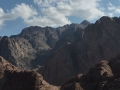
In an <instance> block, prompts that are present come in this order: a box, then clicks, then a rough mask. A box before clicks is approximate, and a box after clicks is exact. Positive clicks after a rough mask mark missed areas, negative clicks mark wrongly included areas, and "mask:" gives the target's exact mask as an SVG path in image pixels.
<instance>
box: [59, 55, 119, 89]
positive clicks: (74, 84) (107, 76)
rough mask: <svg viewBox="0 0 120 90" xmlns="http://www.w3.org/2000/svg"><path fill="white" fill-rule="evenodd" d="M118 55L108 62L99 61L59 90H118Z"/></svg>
mask: <svg viewBox="0 0 120 90" xmlns="http://www.w3.org/2000/svg"><path fill="white" fill-rule="evenodd" d="M119 62H120V54H119V55H117V56H116V57H115V58H112V59H110V61H109V62H108V61H101V63H99V64H96V65H95V66H94V67H93V68H91V69H90V70H89V72H88V73H87V74H86V75H81V74H79V75H78V76H76V77H74V78H72V79H71V80H69V81H68V82H67V83H66V84H64V85H63V86H62V87H61V90H119V89H120V86H119V84H120V79H119V78H120V74H119V71H118V70H119V69H120V67H119V66H118V65H120V64H119Z"/></svg>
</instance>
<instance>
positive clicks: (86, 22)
mask: <svg viewBox="0 0 120 90" xmlns="http://www.w3.org/2000/svg"><path fill="white" fill-rule="evenodd" d="M80 24H83V25H88V24H90V22H89V21H87V20H84V21H82V22H81V23H80Z"/></svg>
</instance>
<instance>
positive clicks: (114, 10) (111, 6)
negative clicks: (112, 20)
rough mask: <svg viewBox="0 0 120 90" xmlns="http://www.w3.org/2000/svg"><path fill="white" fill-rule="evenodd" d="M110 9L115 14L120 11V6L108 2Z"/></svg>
mask: <svg viewBox="0 0 120 90" xmlns="http://www.w3.org/2000/svg"><path fill="white" fill-rule="evenodd" d="M108 10H109V11H110V12H112V13H113V14H116V13H118V14H119V13H120V6H114V5H113V4H112V3H110V2H109V3H108Z"/></svg>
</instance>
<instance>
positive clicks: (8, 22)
mask: <svg viewBox="0 0 120 90" xmlns="http://www.w3.org/2000/svg"><path fill="white" fill-rule="evenodd" d="M119 14H120V0H0V36H5V35H7V36H10V35H15V34H19V33H20V32H21V31H22V29H24V28H25V27H29V26H41V27H45V26H51V27H58V26H63V25H65V24H71V23H80V22H81V21H83V20H85V19H86V20H88V21H90V22H94V21H95V20H97V19H99V18H100V17H101V16H110V17H114V16H118V17H119Z"/></svg>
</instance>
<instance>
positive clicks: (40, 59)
mask: <svg viewBox="0 0 120 90" xmlns="http://www.w3.org/2000/svg"><path fill="white" fill-rule="evenodd" d="M88 24H89V22H88ZM81 26H84V23H83V24H70V25H65V26H63V27H58V28H52V27H38V26H31V27H28V28H25V29H23V30H22V32H21V33H20V34H18V35H13V36H10V37H7V36H4V37H0V56H2V57H4V58H5V59H6V60H9V62H10V63H12V64H13V65H15V66H17V67H18V68H20V69H24V70H26V69H33V68H35V67H39V66H42V65H43V64H44V63H45V62H46V61H47V58H48V56H50V54H51V53H52V52H53V48H54V47H55V45H56V42H57V41H58V40H59V39H61V38H62V37H64V36H66V35H68V34H70V33H72V32H75V31H76V29H77V28H80V29H82V30H83V27H81ZM86 26H87V25H86V24H85V26H84V27H86Z"/></svg>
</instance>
